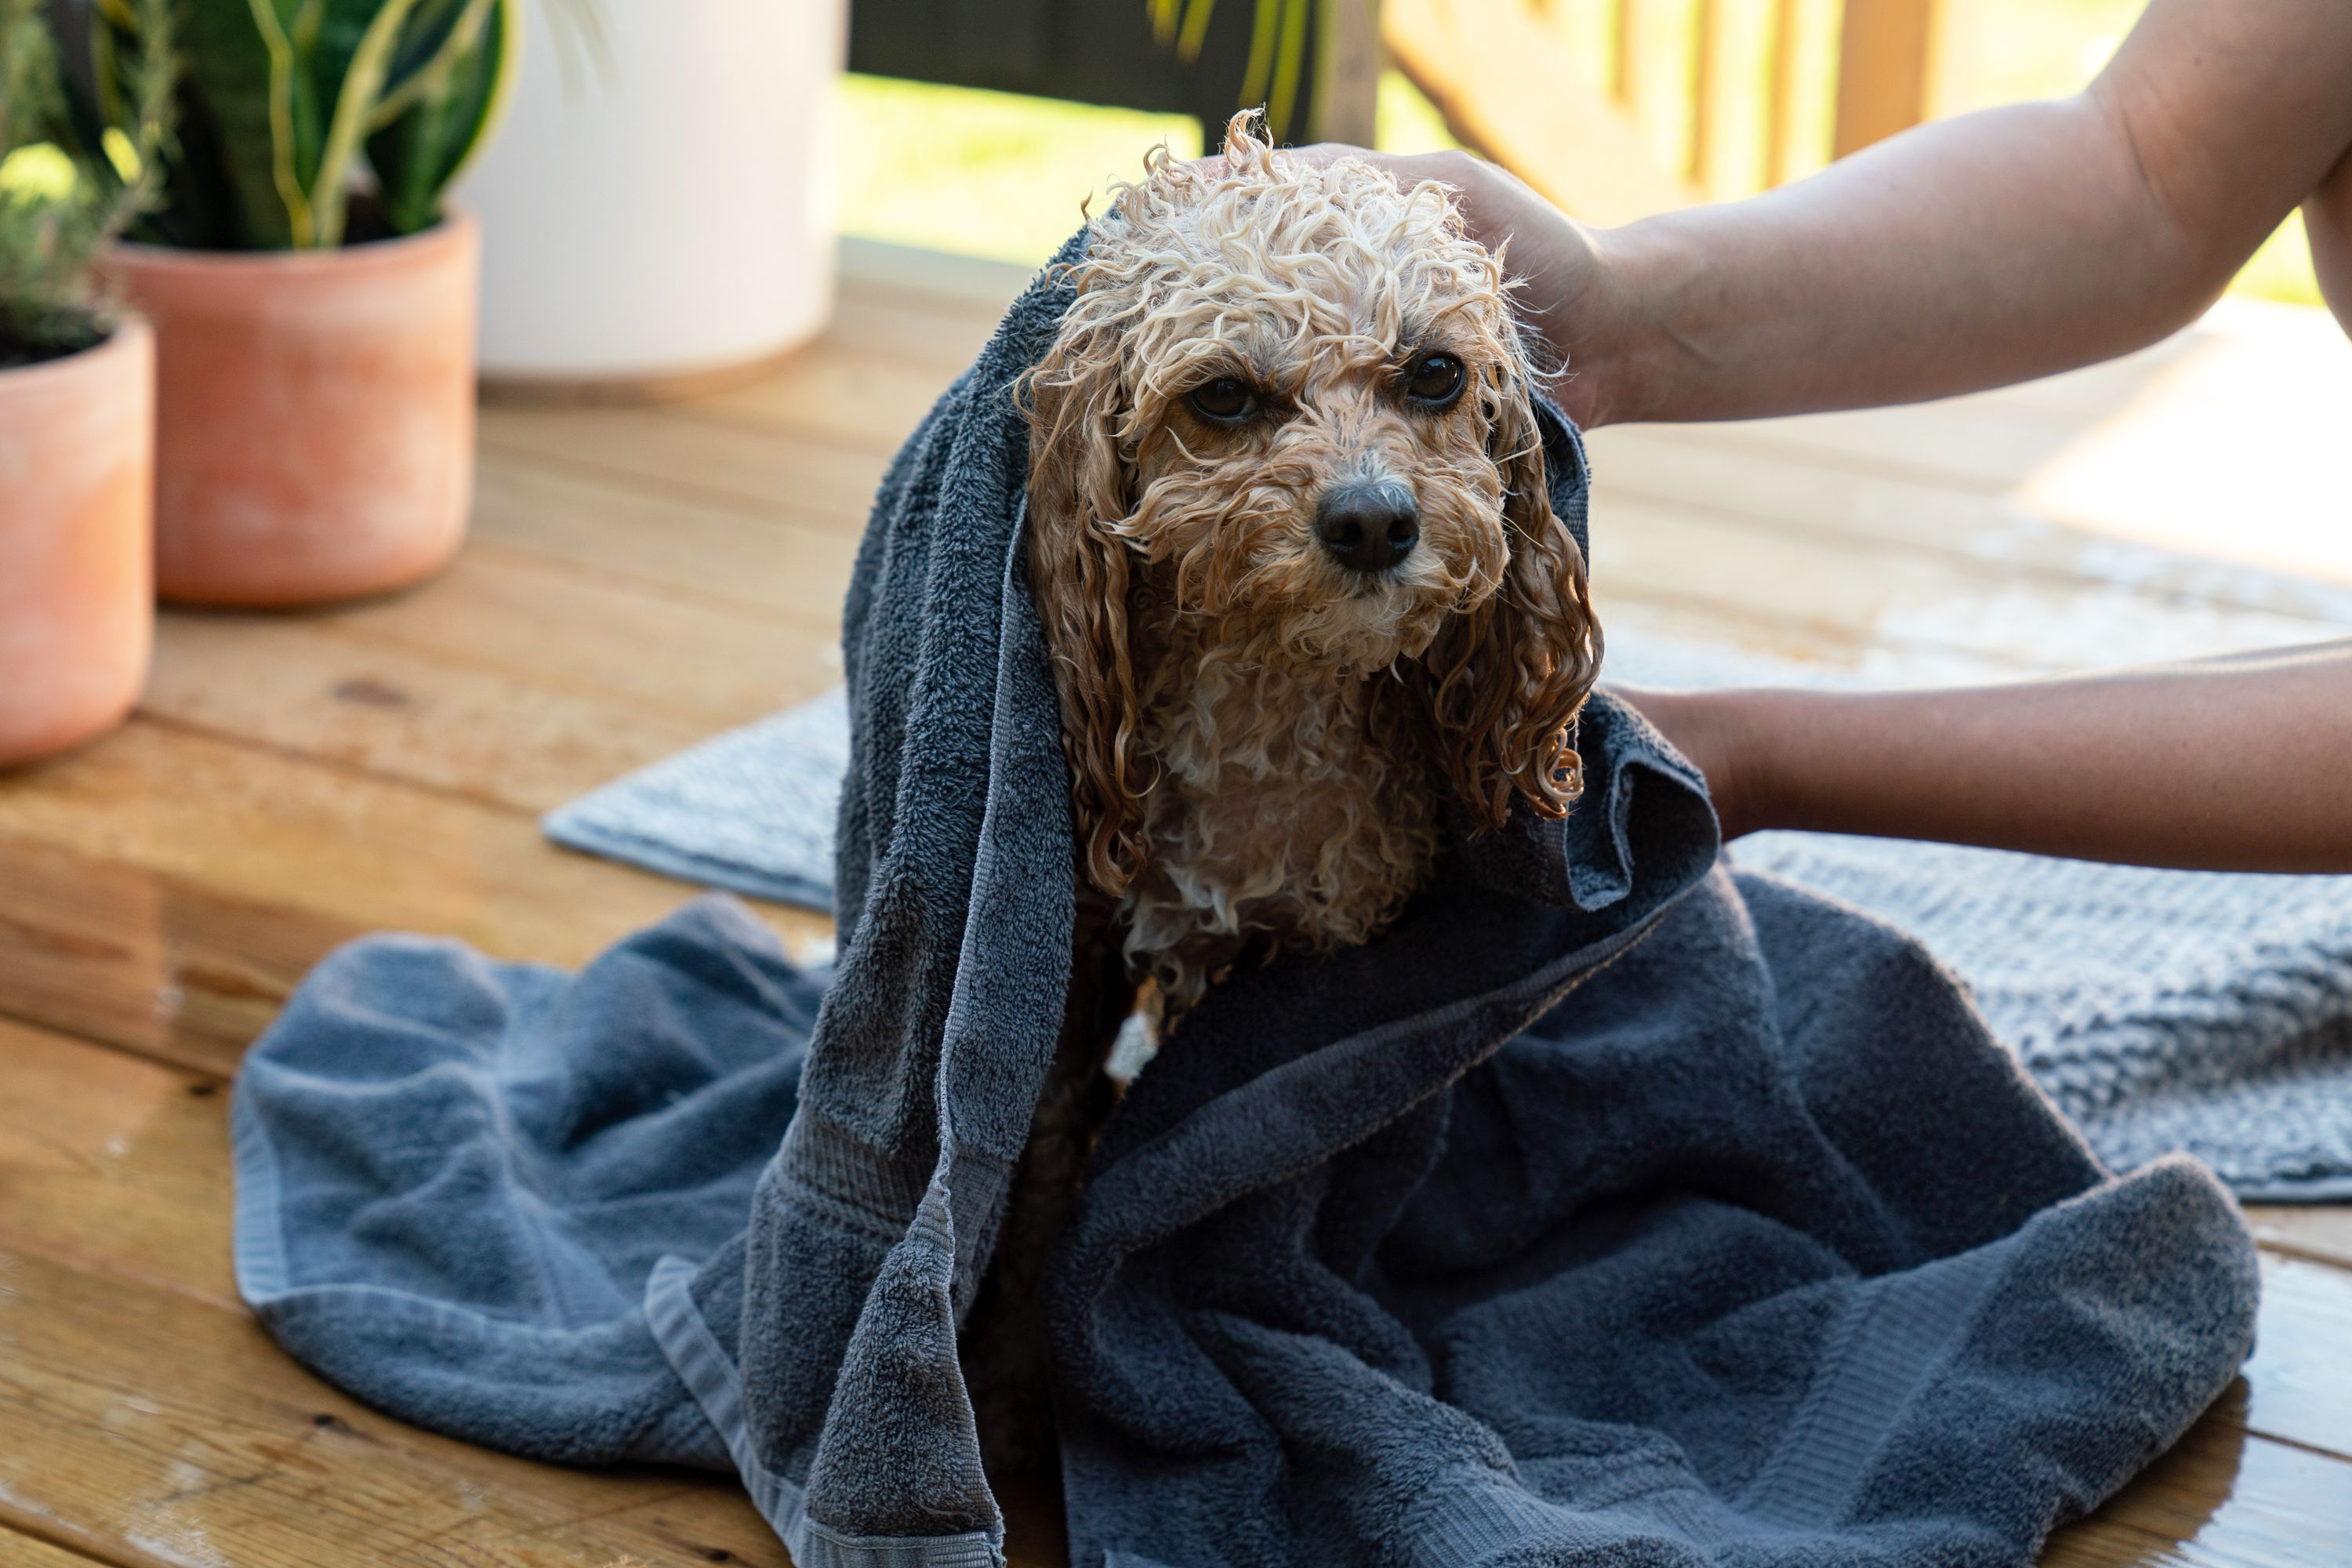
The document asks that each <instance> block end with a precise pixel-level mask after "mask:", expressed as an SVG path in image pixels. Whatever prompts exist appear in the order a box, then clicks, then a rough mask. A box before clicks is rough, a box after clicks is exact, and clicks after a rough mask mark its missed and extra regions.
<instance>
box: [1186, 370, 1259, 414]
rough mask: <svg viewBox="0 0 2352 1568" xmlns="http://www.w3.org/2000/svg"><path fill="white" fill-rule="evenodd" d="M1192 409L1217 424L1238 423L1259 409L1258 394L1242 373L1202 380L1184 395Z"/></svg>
mask: <svg viewBox="0 0 2352 1568" xmlns="http://www.w3.org/2000/svg"><path fill="white" fill-rule="evenodd" d="M1184 401H1185V402H1187V403H1189V404H1191V405H1192V412H1193V413H1195V414H1197V415H1199V416H1201V417H1202V418H1203V419H1206V420H1208V421H1210V422H1211V423H1212V424H1216V425H1237V424H1239V423H1240V422H1241V421H1243V420H1244V419H1246V418H1248V417H1249V416H1251V415H1252V414H1254V413H1255V412H1256V411H1257V395H1256V394H1255V392H1252V391H1251V390H1250V384H1249V383H1248V382H1246V381H1244V380H1242V379H1241V378H1240V377H1239V376H1233V375H1221V376H1219V377H1217V379H1216V380H1214V381H1208V382H1202V384H1200V385H1198V386H1196V387H1194V388H1193V389H1192V392H1191V393H1190V394H1189V395H1187V396H1186V397H1185V399H1184Z"/></svg>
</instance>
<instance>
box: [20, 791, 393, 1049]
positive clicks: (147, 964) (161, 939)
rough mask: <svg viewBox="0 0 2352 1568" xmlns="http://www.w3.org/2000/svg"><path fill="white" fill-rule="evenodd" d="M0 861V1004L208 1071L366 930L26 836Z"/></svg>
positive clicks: (28, 1017) (26, 1017) (30, 1018)
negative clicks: (323, 961)
mask: <svg viewBox="0 0 2352 1568" xmlns="http://www.w3.org/2000/svg"><path fill="white" fill-rule="evenodd" d="M0 799H5V795H0ZM0 866H5V868H6V874H5V876H0V1016H7V1017H11V1018H15V1019H16V1020H19V1021H21V1022H23V1023H26V1024H32V1025H39V1026H47V1027H48V1028H51V1029H56V1030H59V1031H62V1032H64V1033H68V1034H71V1035H77V1036H79V1037H83V1038H85V1039H90V1040H98V1041H102V1042H104V1043H105V1044H107V1045H110V1046H113V1047H118V1048H120V1049H122V1050H126V1051H131V1052H133V1053H136V1054H138V1055H142V1056H146V1057H150V1058H154V1059H155V1060H158V1061H161V1062H165V1063H170V1064H173V1065H176V1066H181V1067H185V1068H194V1069H196V1070H198V1071H202V1072H206V1073H212V1074H217V1075H226V1074H227V1073H229V1072H231V1071H233V1070H235V1068H236V1059H237V1058H238V1057H239V1056H241V1055H242V1054H243V1053H244V1050H245V1047H246V1046H247V1043H248V1042H250V1041H251V1040H252V1038H253V1037H254V1036H256V1035H257V1034H259V1033H260V1032H261V1030H262V1029H263V1027H264V1026H267V1025H268V1022H269V1020H270V1018H271V1017H272V1016H275V1015H276V1013H277V1011H278V1005H279V1004H280V1003H281V1002H283V1001H284V1000H285V998H286V995H287V994H288V993H289V992H290V991H291V990H292V989H293V988H294V985H295V984H296V983H297V982H298V981H299V980H300V979H301V977H302V976H303V975H304V974H305V973H308V972H309V970H310V966H311V965H312V964H314V963H317V962H318V961H319V960H320V958H321V957H323V956H324V955H325V954H326V953H327V952H328V951H329V950H330V949H331V948H333V947H335V946H337V945H338V944H339V943H341V942H347V941H349V940H350V939H351V938H352V937H355V936H357V935H359V934H360V933H361V931H362V929H364V928H363V927H362V926H361V925H359V924H357V923H354V922H352V921H339V920H335V919H333V918H331V917H329V916H325V915H321V914H318V913H316V912H313V911H310V910H302V909H297V908H294V907H291V906H288V905H284V904H273V903H268V902H262V901H257V900H251V899H244V898H238V897H236V896H235V895H233V894H228V893H225V892H222V891H221V890H219V889H216V888H215V887H212V886H210V885H208V884H206V883H204V882H201V881H196V880H192V879H188V878H184V877H176V876H172V875H169V874H167V873H163V872H158V871H154V870H151V869H147V868H142V867H139V866H135V865H132V864H130V863H128V862H126V861H123V860H121V859H116V858H110V857H107V856H103V855H85V854H80V853H77V852H76V851H73V850H71V849H67V848H63V847H58V846H57V845H54V844H45V843H42V842H41V841H39V840H37V839H32V838H26V837H20V836H14V835H5V834H0Z"/></svg>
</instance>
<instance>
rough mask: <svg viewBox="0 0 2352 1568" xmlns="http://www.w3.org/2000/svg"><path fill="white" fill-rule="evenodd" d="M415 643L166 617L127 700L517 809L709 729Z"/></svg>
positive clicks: (217, 729) (320, 624) (704, 716)
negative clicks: (142, 679)
mask: <svg viewBox="0 0 2352 1568" xmlns="http://www.w3.org/2000/svg"><path fill="white" fill-rule="evenodd" d="M421 647H422V643H421V641H410V640H405V639H404V640H403V641H400V642H393V641H388V640H384V639H379V638H368V637H349V636H344V635H341V633H340V631H339V628H338V627H337V626H335V624H334V623H332V622H329V621H304V622H294V623H289V624H283V625H272V624H268V623H266V622H260V623H257V622H254V621H247V620H244V619H241V618H231V617H227V616H166V617H164V619H163V622H162V624H161V625H160V626H158V628H157V647H156V658H155V666H154V673H153V676H152V679H150V680H149V682H148V687H147V694H146V696H145V697H144V698H143V699H142V701H141V704H140V708H141V711H142V712H144V713H147V714H149V715H151V716H153V717H156V718H160V719H166V720H169V721H172V722H173V723H174V724H176V725H179V726H184V727H186V728H189V729H194V730H199V731H209V732H213V733H216V734H220V735H224V736H227V737H231V738H234V739H237V740H243V741H252V742H260V743H261V744H263V745H266V746H270V747H275V748H278V749H281V750H285V751H289V752H300V753H302V754H303V755H305V756H310V757H315V758H319V759H320V760H322V761H327V762H332V763H342V764H345V765H348V766H350V767H352V768H356V769H360V770H362V771H364V772H366V773H371V774H373V775H376V776H378V777H382V778H389V779H399V780H403V781H405V782H407V783H411V784H423V785H425V786H427V787H429V788H432V789H435V790H440V791H446V792H448V793H450V794H453V795H463V796H465V797H466V798H467V799H469V800H474V801H478V802H480V803H482V804H484V805H491V806H496V807H499V808H501V809H504V810H508V811H513V812H520V813H525V814H529V815H531V816H536V815H538V814H539V813H541V812H544V811H547V810H549V809H551V808H552V807H554V806H557V805H562V803H563V802H565V801H567V800H570V799H571V798H572V797H573V796H575V795H580V794H582V793H583V792H584V791H586V790H589V789H593V788H594V787H595V786H596V785H598V784H604V783H607V782H609V781H611V780H612V779H614V778H616V777H618V776H619V775H620V774H622V773H626V772H628V771H629V770H631V769H633V768H637V767H641V766H643V765H644V764H645V763H649V762H652V761H655V760H656V759H657V758H660V757H664V756H667V755H668V754H669V753H671V752H677V751H679V750H682V749H683V748H685V747H687V746H690V745H692V744H694V743H695V742H698V741H700V740H704V739H706V738H708V737H709V735H710V734H712V733H713V732H714V731H717V730H719V729H720V728H722V727H723V725H722V722H721V721H720V720H719V717H717V716H714V715H711V714H709V713H707V712H704V711H699V710H696V709H694V708H691V707H688V706H686V705H684V704H661V703H655V702H650V701H646V700H642V699H637V700H628V699H615V698H610V697H604V696H597V695H592V694H590V693H589V692H587V691H584V690H582V689H577V688H566V687H558V686H551V685H550V684H549V683H547V682H545V681H543V680H534V679H529V678H527V677H522V676H518V675H515V674H511V673H509V672H508V671H505V670H501V669H497V668H485V667H483V666H481V665H478V664H475V663H471V662H463V661H458V660H453V659H451V658H447V657H446V656H442V655H436V654H432V653H427V652H423V651H419V650H420V649H421ZM817 684H818V683H817V682H815V681H810V682H806V683H804V686H806V687H814V686H816V685H817ZM826 684H829V682H827V683H826ZM773 690H774V689H773V688H772V687H769V688H766V689H763V690H762V691H761V697H762V698H765V697H766V696H768V695H769V694H770V692H772V691H773ZM795 694H796V693H794V692H793V689H791V688H786V689H784V690H783V691H782V693H778V695H783V696H791V695H795ZM746 708H747V709H749V710H751V711H764V710H765V709H766V704H765V703H764V702H761V704H760V705H759V706H758V707H756V708H754V707H752V706H751V705H750V704H746ZM743 716H745V717H749V716H750V712H746V713H745V714H744V715H743ZM726 717H728V718H733V717H736V715H735V714H731V713H730V714H728V715H726Z"/></svg>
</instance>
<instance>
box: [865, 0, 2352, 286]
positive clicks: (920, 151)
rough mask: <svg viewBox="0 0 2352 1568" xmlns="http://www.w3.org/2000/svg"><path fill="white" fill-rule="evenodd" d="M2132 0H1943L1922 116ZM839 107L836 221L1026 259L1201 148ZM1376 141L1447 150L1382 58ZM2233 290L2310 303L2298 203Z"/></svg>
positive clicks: (991, 109)
mask: <svg viewBox="0 0 2352 1568" xmlns="http://www.w3.org/2000/svg"><path fill="white" fill-rule="evenodd" d="M1103 3H1105V4H1130V3H1136V0H1103ZM1553 3H1554V5H1555V6H1556V7H1558V8H1559V10H1560V11H1561V12H1562V14H1563V20H1562V24H1561V25H1562V26H1566V27H1568V28H1570V33H1571V36H1572V37H1576V38H1577V39H1578V40H1579V41H1580V42H1581V43H1584V44H1586V45H1587V46H1588V47H1587V52H1588V53H1591V54H1593V55H1595V56H1596V57H1598V56H1601V55H1603V54H1605V50H1606V47H1607V39H1606V32H1605V26H1604V22H1603V18H1604V14H1605V11H1606V6H1605V5H1604V3H1603V0H1553ZM1769 3H1770V0H1722V4H1721V9H1722V10H1723V12H1724V13H1725V14H1726V15H1727V17H1729V18H1730V20H1729V23H1728V26H1730V28H1731V36H1733V37H1751V38H1752V37H1759V36H1760V35H1759V34H1758V33H1757V32H1756V28H1755V26H1754V24H1755V23H1756V21H1757V19H1758V17H1759V16H1761V15H1762V11H1763V8H1764V7H1767V6H1769ZM2142 4H2143V0H1949V3H1948V5H1947V8H1946V17H1947V20H1946V24H1945V32H1944V35H1943V40H1942V48H1941V52H1940V57H1939V63H1938V72H1937V109H1938V111H1939V112H1942V113H1947V114H1950V113H1960V112H1965V111H1966V110H1972V109H1979V108H1983V107H1987V106H1989V105H1992V104H1997V103H2007V102H2014V101H2016V100H2020V99H2027V98H2046V97H2053V96H2057V95H2060V94H2064V93H2070V92H2074V91H2075V90H2077V89H2079V88H2080V87H2081V86H2082V85H2083V84H2084V82H2086V81H2088V80H2089V79H2091V77H2092V76H2093V75H2094V74H2095V73H2096V72H2097V70H2098V69H2099V68H2100V67H2101V66H2102V65H2104V64H2105V61H2106V58H2107V57H2108V56H2109V55H2110V54H2111V53H2113V52H2114V48H2115V46H2116V42H2117V41H2119V40H2120V39H2121V38H2122V37H2123V36H2124V34H2125V33H2126V31H2128V30H2129V28H2130V26H2131V24H2132V20H2133V18H2134V17H2136V16H2137V15H2138V14H2139V11H2140V8H2141V5H2142ZM1833 6H1834V0H1805V3H1804V4H1803V5H1801V37H1803V38H1805V39H1807V40H1808V41H1809V42H1811V43H1812V44H1823V43H1825V40H1826V39H1828V38H1829V37H1832V36H1833V33H1832V29H1833V27H1834V24H1835V16H1834V9H1833ZM1750 12H1754V13H1756V14H1757V15H1756V16H1749V15H1748V13H1750ZM1693 14H1695V7H1693V8H1687V9H1683V10H1678V11H1676V12H1675V13H1674V14H1673V15H1671V16H1666V17H1664V23H1665V25H1664V26H1654V27H1652V29H1651V31H1650V33H1647V34H1645V36H1644V37H1645V42H1646V43H1647V45H1648V48H1647V49H1646V51H1645V54H1644V58H1646V59H1649V60H1651V61H1652V62H1653V63H1656V62H1659V61H1663V62H1664V65H1663V67H1662V68H1664V69H1669V70H1670V69H1672V68H1674V61H1675V58H1676V55H1677V52H1678V45H1679V46H1680V47H1686V45H1687V39H1688V33H1689V27H1690V25H1691V16H1692V15H1693ZM1645 15H1649V16H1653V17H1655V16H1657V15H1658V13H1657V12H1655V11H1653V12H1651V13H1647V14H1645ZM1746 58H1748V60H1749V63H1751V64H1755V63H1758V62H1760V59H1761V58H1762V57H1761V56H1760V54H1758V53H1756V52H1755V51H1753V50H1750V51H1748V56H1747V57H1746ZM1751 77H1758V72H1757V71H1753V70H1742V71H1738V72H1733V73H1731V78H1732V79H1730V80H1729V82H1728V87H1727V92H1728V96H1727V99H1726V100H1718V101H1719V102H1720V103H1721V104H1722V106H1723V108H1724V110H1726V111H1727V112H1726V113H1725V114H1724V116H1723V123H1725V124H1727V125H1730V126H1735V127H1736V126H1740V125H1743V124H1745V123H1747V122H1748V121H1750V120H1753V119H1755V118H1756V117H1757V116H1758V115H1760V104H1761V101H1762V100H1761V97H1760V92H1761V83H1760V78H1759V79H1756V80H1750V79H1749V78H1751ZM1668 85H1669V86H1671V83H1668ZM1831 90H1832V84H1831V83H1830V81H1829V80H1828V78H1827V75H1826V72H1825V71H1814V72H1811V73H1809V74H1808V76H1807V77H1806V78H1805V79H1804V80H1803V81H1802V84H1801V92H1802V94H1803V97H1802V98H1801V102H1802V103H1804V104H1805V106H1806V109H1807V113H1806V115H1805V119H1806V121H1808V125H1807V127H1806V128H1804V131H1803V133H1802V134H1801V138H1800V140H1801V142H1804V143H1806V144H1807V145H1809V146H1811V149H1812V155H1813V156H1815V157H1818V156H1819V155H1822V154H1823V153H1825V150H1826V147H1827V143H1828V110H1829V94H1830V92H1831ZM838 110H839V122H840V123H839V142H838V145H839V147H840V154H839V163H838V168H837V177H838V182H839V192H840V207H839V222H840V226H841V228H842V231H843V232H844V233H846V234H854V235H861V236H866V237H873V238H877V239H888V240H895V241H898V242H899V243H901V244H906V245H916V246H927V247H932V248H934V249H942V250H951V251H958V252H961V253H963V254H966V255H972V256H985V257H991V258H997V259H1000V260H1005V261H1013V262H1019V263H1022V264H1024V265H1028V266H1034V265H1036V264H1037V263H1039V262H1042V261H1043V260H1045V258H1047V257H1049V256H1051V255H1052V254H1053V252H1054V251H1055V249H1056V248H1057V247H1059V246H1060V245H1061V243H1062V241H1063V240H1065V239H1066V238H1068V237H1069V235H1070V233H1071V231H1072V230H1073V229H1075V228H1076V226H1078V223H1079V222H1080V212H1081V205H1082V204H1087V203H1089V202H1090V203H1091V204H1092V210H1095V211H1097V212H1099V211H1100V210H1101V206H1102V203H1103V201H1104V199H1105V196H1106V194H1107V192H1108V187H1109V186H1110V184H1111V183H1112V182H1113V181H1115V180H1118V179H1126V178H1132V177H1134V176H1135V175H1136V174H1138V173H1139V171H1140V169H1141V167H1142V158H1143V154H1144V153H1145V152H1146V151H1148V150H1149V149H1150V148H1151V147H1154V146H1157V145H1159V144H1160V143H1162V142H1165V143H1166V144H1167V146H1168V148H1169V149H1170V151H1171V152H1173V153H1176V154H1177V155H1178V156H1180V157H1193V156H1197V155H1198V154H1199V153H1200V151H1201V146H1200V142H1201V135H1200V128H1199V126H1198V124H1197V123H1196V122H1194V121H1192V120H1190V119H1187V118H1184V117H1181V116H1171V115H1157V114H1144V113H1139V112H1136V111H1133V110H1118V109H1097V108H1094V107H1092V106H1089V105H1086V104H1078V103H1067V102H1063V101H1061V100H1053V99H1041V98H1024V97H1019V96H1016V95H1013V94H1010V93H1000V92H981V91H975V90H971V89H963V88H948V87H936V86H932V85H929V84H927V83H921V82H911V81H898V80H893V79H887V78H881V77H867V76H855V75H847V76H844V77H842V78H841V79H840V87H839V99H838ZM1813 121H1818V123H1811V122H1813ZM1665 129H1668V128H1662V132H1663V131H1664V130H1665ZM1756 140H1757V142H1758V145H1757V146H1753V147H1751V146H1749V145H1748V144H1746V142H1743V141H1741V140H1739V139H1738V138H1737V137H1733V138H1730V139H1729V140H1728V142H1727V145H1726V147H1725V149H1724V152H1723V155H1722V158H1721V163H1723V164H1725V165H1726V166H1727V167H1728V168H1729V169H1730V170H1731V171H1732V174H1731V175H1730V177H1731V179H1732V180H1733V181H1734V182H1735V183H1738V182H1741V181H1748V182H1752V181H1753V180H1754V179H1756V178H1758V177H1760V176H1759V173H1758V172H1759V170H1760V164H1761V162H1762V156H1761V152H1760V131H1759V132H1758V134H1757V138H1756ZM1379 141H1380V144H1381V146H1382V147H1383V148H1387V149H1390V150H1391V151H1397V152H1420V151H1426V150H1429V149H1432V148H1436V147H1444V146H1450V145H1453V141H1452V138H1451V137H1449V136H1448V135H1447V134H1446V132H1445V126H1444V120H1443V119H1442V118H1441V117H1440V116H1439V115H1438V113H1437V111H1436V110H1435V109H1433V107H1432V106H1431V105H1430V103H1429V101H1428V100H1426V99H1424V98H1423V97H1422V95H1421V94H1420V93H1418V92H1416V91H1415V90H1413V88H1412V84H1410V83H1409V82H1407V81H1406V80H1405V79H1404V78H1403V77H1402V76H1401V75H1399V74H1397V73H1396V72H1394V71H1391V72H1389V73H1388V74H1387V76H1386V77H1385V78H1383V79H1382V81H1381V98H1380V125H1379ZM1659 153H1660V156H1661V157H1662V158H1664V159H1667V160H1670V161H1671V160H1673V159H1675V158H1676V157H1678V156H1679V151H1678V149H1676V148H1675V147H1674V146H1673V145H1671V138H1670V137H1665V136H1664V135H1663V134H1662V138H1661V144H1660V146H1659ZM2231 291H2232V292H2235V293H2241V294H2250V295H2254V296H2258V297H2261V298H2264V299H2271V300H2288V301H2292V302H2294V303H2297V304H2308V305H2316V304H2318V303H2319V290H2318V286H2317V284H2316V283H2315V281H2314V279H2313V277H2312V272H2311V258H2310V255H2309V252H2308V251H2307V250H2306V249H2305V244H2304V238H2303V220H2302V218H2301V216H2290V217H2289V218H2288V219H2287V221H2286V223H2285V224H2284V225H2283V226H2281V227H2280V229H2279V231H2278V233H2276V234H2274V235H2273V236H2272V237H2271V238H2270V240H2269V241H2268V242H2267V243H2266V244H2265V245H2263V247H2262V249H2261V250H2260V251H2258V252H2257V253H2256V254H2255V256H2254V257H2253V258H2252V260H2251V261H2250V262H2249V263H2248V264H2247V266H2246V268H2245V269H2244V271H2243V272H2242V273H2241V274H2240V275H2239V277H2238V279H2237V281H2236V282H2235V283H2234V284H2233V285H2232V286H2231Z"/></svg>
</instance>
